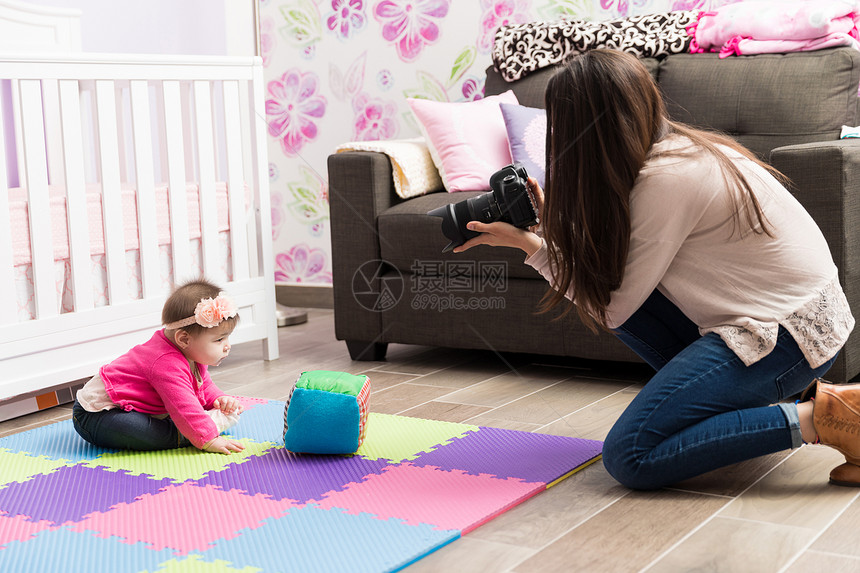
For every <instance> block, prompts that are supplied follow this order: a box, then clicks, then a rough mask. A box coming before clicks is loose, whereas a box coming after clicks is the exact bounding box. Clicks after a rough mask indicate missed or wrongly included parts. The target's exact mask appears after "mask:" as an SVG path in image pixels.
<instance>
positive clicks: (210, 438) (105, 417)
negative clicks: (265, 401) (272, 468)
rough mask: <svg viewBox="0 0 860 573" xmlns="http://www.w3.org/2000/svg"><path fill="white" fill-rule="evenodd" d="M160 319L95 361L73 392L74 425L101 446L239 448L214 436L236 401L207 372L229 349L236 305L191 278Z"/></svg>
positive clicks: (228, 421)
mask: <svg viewBox="0 0 860 573" xmlns="http://www.w3.org/2000/svg"><path fill="white" fill-rule="evenodd" d="M161 321H162V323H163V324H164V325H165V326H164V328H163V329H161V330H158V331H156V332H155V334H153V335H152V338H150V339H149V340H148V341H147V342H144V343H143V344H139V345H137V346H135V347H134V348H132V349H131V350H129V351H128V352H126V353H125V354H123V355H122V356H120V357H119V358H117V359H116V360H114V361H112V362H111V363H110V364H107V365H105V366H102V368H101V369H100V370H99V373H98V374H97V375H96V376H94V377H93V378H92V379H90V381H89V382H87V383H86V384H85V385H84V387H83V388H81V389H80V390H79V391H78V393H77V395H76V400H75V404H74V407H73V409H72V421H73V423H74V427H75V430H76V431H77V432H78V434H80V436H81V437H82V438H84V439H85V440H86V441H88V442H90V443H92V444H95V445H97V446H101V447H105V448H119V449H131V450H164V449H169V448H180V447H185V446H188V445H193V446H194V447H196V448H199V449H201V450H205V451H208V452H219V453H222V454H229V453H231V452H239V451H241V450H243V449H244V446H243V445H242V444H241V442H238V441H236V440H233V439H230V438H228V437H226V436H222V435H220V434H221V432H223V431H224V430H226V429H227V428H230V427H231V426H233V425H234V424H236V422H237V421H238V420H239V413H240V412H241V411H242V406H241V404H240V403H239V401H238V400H237V399H236V398H234V397H232V396H227V395H226V394H224V392H222V391H221V390H220V389H219V388H218V387H217V386H215V384H214V383H213V382H212V378H210V376H209V372H208V370H207V368H208V367H209V366H213V365H218V364H220V363H221V361H222V360H224V358H226V357H227V355H228V354H229V353H230V334H231V333H232V332H233V329H234V328H235V327H236V323H237V322H238V321H239V316H238V314H237V311H236V305H235V304H234V303H233V301H232V300H230V299H229V298H228V297H227V296H226V295H225V294H224V293H222V292H221V289H219V288H218V287H217V286H215V285H213V284H212V283H210V282H208V281H206V280H203V279H201V280H195V281H191V282H188V283H186V284H184V285H182V286H180V287H179V288H177V289H176V290H175V291H174V292H173V294H171V295H170V297H169V298H168V299H167V301H165V303H164V309H163V310H162V313H161Z"/></svg>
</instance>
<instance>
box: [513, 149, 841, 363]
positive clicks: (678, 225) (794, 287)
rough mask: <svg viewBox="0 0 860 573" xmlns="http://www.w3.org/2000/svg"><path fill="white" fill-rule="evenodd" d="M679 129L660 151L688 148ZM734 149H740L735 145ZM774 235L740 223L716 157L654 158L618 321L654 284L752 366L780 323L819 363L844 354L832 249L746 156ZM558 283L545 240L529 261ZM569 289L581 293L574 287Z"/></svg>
mask: <svg viewBox="0 0 860 573" xmlns="http://www.w3.org/2000/svg"><path fill="white" fill-rule="evenodd" d="M685 144H687V140H686V139H685V138H683V137H680V136H670V137H668V138H666V139H664V140H663V141H661V142H659V143H657V144H655V146H654V149H655V151H660V150H666V149H672V148H681V147H683V146H685ZM729 153H730V155H734V154H733V152H729ZM736 161H737V165H738V166H739V167H740V169H741V171H742V172H743V173H744V175H745V176H746V177H747V180H748V181H749V182H750V184H751V185H752V186H753V188H754V189H755V193H756V197H757V198H758V200H759V203H760V204H761V207H762V209H763V211H764V214H765V217H766V219H767V222H768V224H769V226H770V230H771V232H772V233H773V234H774V237H770V236H768V235H766V234H755V233H752V232H751V231H749V230H748V229H745V228H744V225H745V219H746V218H745V216H743V215H742V217H741V223H740V225H739V226H737V228H736V224H735V219H734V218H733V217H732V213H731V209H730V207H731V204H730V203H729V201H728V198H727V197H728V195H727V193H728V191H727V190H726V184H725V181H724V180H723V176H722V174H721V172H720V170H719V166H718V164H717V162H716V159H715V158H713V157H712V156H711V155H710V154H708V153H707V152H704V151H699V152H696V153H694V154H693V155H691V156H689V157H685V158H684V159H679V158H672V157H658V158H652V159H650V160H648V161H647V162H646V164H645V167H644V168H643V169H642V171H641V172H640V174H639V177H638V178H637V180H636V183H635V185H634V187H633V189H632V190H631V196H630V197H631V198H630V213H631V239H630V250H629V253H628V260H627V267H626V269H625V274H624V279H623V281H622V284H621V287H620V288H619V289H618V290H616V291H614V292H613V293H612V297H611V301H610V304H609V307H608V308H607V316H608V319H609V325H608V326H609V327H610V328H616V327H618V326H620V325H622V324H623V323H624V322H625V321H626V320H627V319H628V318H630V316H631V315H632V314H633V313H634V312H635V311H636V310H637V309H638V308H639V307H640V306H641V305H642V303H643V302H644V301H645V299H646V298H648V296H649V295H650V294H651V293H652V292H653V290H654V289H655V288H657V289H659V290H660V291H661V292H662V293H663V294H664V295H666V297H667V298H668V299H669V300H670V301H672V302H673V303H674V304H675V305H676V306H678V308H679V309H680V310H681V311H682V312H683V313H684V314H685V315H686V316H687V317H689V318H690V320H692V321H693V322H694V323H695V324H697V325H698V326H699V331H700V332H701V333H702V334H706V333H709V332H715V333H717V334H718V335H719V336H720V337H721V338H722V339H723V340H724V341H725V342H726V344H727V345H728V347H729V348H731V349H732V350H733V351H734V352H735V354H737V355H738V357H739V358H740V359H741V360H743V362H744V363H745V364H747V365H750V364H753V363H755V362H757V361H758V360H760V359H761V358H763V357H764V356H767V355H768V354H769V353H770V352H771V351H772V350H773V348H774V347H775V345H776V337H777V332H778V330H779V326H780V325H781V326H783V327H784V328H785V329H786V330H788V332H790V333H791V335H792V337H793V338H794V339H795V341H797V344H798V346H799V347H800V349H801V351H802V352H803V353H804V356H805V357H806V359H807V360H808V362H809V364H810V365H811V366H812V367H813V368H815V367H817V366H820V365H821V364H824V363H825V362H827V361H828V360H829V359H830V358H832V357H833V356H835V355H836V353H837V352H838V351H839V349H840V348H842V346H843V345H844V344H845V341H846V340H847V339H848V335H849V334H850V333H851V330H852V329H853V328H854V318H853V316H852V315H851V309H850V308H849V306H848V301H847V299H846V298H845V294H844V293H843V291H842V287H841V286H840V285H839V280H838V275H837V269H836V266H835V265H834V263H833V259H832V257H831V256H830V250H829V248H828V247H827V243H826V241H825V240H824V236H823V235H822V234H821V231H820V229H819V228H818V226H817V225H816V224H815V222H814V221H813V220H812V217H810V216H809V214H808V213H807V212H806V210H805V209H804V208H803V207H802V206H801V205H800V203H798V201H797V200H796V199H795V198H794V197H793V196H792V195H791V194H790V193H789V192H788V191H787V190H786V189H785V188H784V187H783V186H782V185H781V184H780V183H779V182H778V181H777V180H776V179H774V178H773V177H772V176H771V175H770V174H769V173H767V172H766V171H765V170H764V169H762V168H761V167H759V166H758V165H756V164H755V163H753V162H751V161H748V160H746V159H744V158H741V157H736ZM525 262H526V263H527V264H529V265H531V266H532V267H534V268H535V269H536V270H537V271H538V272H540V273H541V274H542V275H543V276H544V277H545V278H546V279H547V280H549V281H550V284H552V282H553V279H552V272H551V268H550V264H549V261H548V259H547V253H546V244H544V245H543V246H542V247H541V249H540V250H538V251H537V252H536V253H535V254H533V255H532V256H531V257H528V258H527V259H526V261H525ZM566 296H567V297H568V298H569V299H571V300H575V299H574V293H572V292H568V293H566Z"/></svg>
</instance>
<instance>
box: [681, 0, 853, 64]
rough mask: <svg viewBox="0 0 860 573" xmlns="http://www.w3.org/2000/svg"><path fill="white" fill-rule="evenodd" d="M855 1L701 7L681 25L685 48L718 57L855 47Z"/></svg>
mask: <svg viewBox="0 0 860 573" xmlns="http://www.w3.org/2000/svg"><path fill="white" fill-rule="evenodd" d="M858 22H860V8H858V2H857V1H849V0H832V1H825V2H820V1H815V0H805V1H804V0H787V1H785V0H762V1H756V2H738V3H735V4H729V5H727V6H723V7H722V8H720V9H718V10H716V11H713V12H702V13H701V14H700V15H699V18H698V20H697V21H696V22H694V23H693V24H691V25H690V26H689V27H688V28H687V32H688V33H689V34H690V36H691V37H692V42H691V44H690V51H691V52H706V51H707V52H719V54H720V57H721V58H725V57H728V56H732V55H735V54H737V55H750V54H765V53H780V52H805V51H811V50H820V49H823V48H832V47H835V46H851V47H854V48H856V49H858V50H860V41H858V38H860V33H858V29H857V24H858Z"/></svg>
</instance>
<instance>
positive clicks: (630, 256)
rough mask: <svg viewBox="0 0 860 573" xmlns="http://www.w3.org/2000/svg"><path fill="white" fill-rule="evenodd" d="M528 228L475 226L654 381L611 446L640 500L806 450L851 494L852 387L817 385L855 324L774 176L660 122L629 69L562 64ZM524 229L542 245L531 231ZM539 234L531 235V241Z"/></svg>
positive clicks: (821, 246)
mask: <svg viewBox="0 0 860 573" xmlns="http://www.w3.org/2000/svg"><path fill="white" fill-rule="evenodd" d="M546 113H547V134H548V135H547V176H546V195H545V198H544V195H543V191H542V190H541V189H540V188H539V187H538V185H537V183H536V182H535V181H534V180H530V181H529V190H530V192H531V193H532V195H533V197H534V199H535V200H536V202H537V204H538V206H539V208H540V210H541V225H540V228H539V229H532V230H522V229H517V228H514V227H513V226H511V225H508V224H506V223H501V222H497V223H491V224H482V223H478V222H474V221H473V222H471V223H469V228H470V229H473V230H475V231H479V232H481V233H482V234H481V235H479V236H478V237H476V238H474V239H472V240H471V241H469V242H467V243H466V244H464V245H463V246H462V247H460V248H458V249H455V252H462V251H463V250H466V249H468V248H471V247H473V246H475V245H481V244H485V245H493V246H509V247H517V248H520V249H522V250H523V251H525V253H526V254H527V255H528V257H527V258H526V263H528V264H529V265H531V266H533V267H534V268H536V269H537V270H538V271H539V272H540V273H541V274H542V275H543V276H544V277H545V278H546V279H547V280H548V281H549V283H550V285H551V286H552V287H553V289H551V290H550V291H549V292H548V293H547V296H546V297H545V299H544V303H545V304H544V307H545V308H546V309H549V308H552V307H555V306H557V305H559V304H562V303H563V302H564V301H565V298H567V299H569V300H570V301H573V302H574V303H575V305H569V306H568V308H567V309H566V311H569V310H571V308H575V309H576V312H577V313H578V315H579V317H580V318H581V319H582V321H583V322H584V323H585V324H586V325H589V326H590V327H591V328H592V329H594V330H596V327H601V328H604V329H608V330H611V331H612V332H613V333H614V334H615V335H616V336H618V338H619V339H620V340H622V341H623V342H624V343H625V344H627V345H628V346H629V347H630V348H632V349H633V350H634V351H635V352H637V353H638V354H639V356H641V357H642V358H643V359H644V360H645V361H646V362H648V363H649V364H650V365H651V366H653V367H654V369H655V370H656V371H657V372H656V374H655V375H654V377H653V378H652V379H651V380H650V381H649V382H648V384H647V385H646V386H645V388H643V390H642V391H641V392H640V393H639V394H638V396H637V397H636V398H635V399H634V400H633V402H632V403H631V404H630V406H629V407H628V408H627V410H626V411H625V412H624V413H623V414H622V415H621V416H620V418H619V419H618V421H617V422H616V424H615V425H614V427H613V428H612V430H611V431H610V433H609V435H608V436H607V438H606V441H605V444H604V450H603V459H604V464H605V466H606V468H607V470H608V471H609V473H610V474H611V475H612V476H613V477H615V478H616V479H617V480H618V481H619V482H621V483H622V484H625V485H627V486H628V487H631V488H637V489H652V488H659V487H662V486H666V485H670V484H673V483H676V482H678V481H681V480H684V479H686V478H689V477H692V476H695V475H699V474H702V473H704V472H707V471H710V470H712V469H715V468H718V467H721V466H725V465H728V464H732V463H735V462H739V461H742V460H745V459H749V458H752V457H755V456H760V455H764V454H768V453H772V452H776V451H779V450H783V449H787V448H794V447H799V446H800V445H801V444H803V443H804V442H815V441H818V440H819V439H820V441H821V443H826V444H829V445H832V446H834V447H836V448H837V449H839V450H840V451H841V452H843V453H844V454H845V455H846V458H847V460H846V462H847V463H846V464H843V465H842V466H839V467H838V468H836V469H834V471H833V472H832V473H831V481H832V482H833V483H838V484H841V485H860V466H858V464H860V432H858V430H860V416H858V415H857V414H856V413H854V412H855V411H860V410H857V409H856V408H855V409H854V410H852V408H851V407H850V404H851V402H852V401H853V403H854V404H857V405H860V385H850V386H834V385H830V384H819V385H818V393H817V397H816V399H815V401H808V402H801V403H799V404H794V403H782V401H783V400H784V399H786V398H788V397H790V396H793V395H795V394H798V393H800V392H801V391H803V390H804V389H805V388H807V387H808V386H810V384H811V383H813V381H815V380H816V379H817V378H818V377H820V376H822V375H823V374H824V373H825V372H826V371H827V370H828V369H829V368H830V366H831V365H832V364H833V361H834V360H835V358H836V355H837V353H838V352H839V350H840V348H841V347H842V346H843V345H844V343H845V341H846V340H847V338H848V335H849V333H850V332H851V330H852V328H853V327H854V319H853V317H852V316H851V311H850V309H849V307H848V302H847V300H846V298H845V295H844V294H843V292H842V288H841V286H840V284H839V280H838V277H837V269H836V266H835V265H834V263H833V260H832V257H831V255H830V251H829V249H828V247H827V244H826V242H825V239H824V237H823V236H822V234H821V231H820V230H819V228H818V227H817V225H816V224H815V222H814V221H813V220H812V218H811V217H810V216H809V214H808V213H807V212H806V211H805V210H804V209H803V207H802V206H801V205H800V204H799V203H798V202H797V201H796V200H795V199H794V198H793V197H792V195H791V194H790V193H789V192H788V191H787V190H786V189H785V187H784V186H783V185H782V183H781V177H780V175H779V174H778V173H777V172H775V171H774V170H773V169H772V168H770V167H768V166H767V165H765V164H763V163H762V162H760V161H758V160H757V159H756V158H755V157H754V156H753V155H752V154H751V153H750V152H749V151H747V150H746V149H744V148H743V147H741V146H740V145H738V144H737V143H736V142H734V141H732V140H731V139H729V138H726V137H722V136H719V135H716V134H712V133H707V132H703V131H700V130H697V129H693V128H691V127H689V126H684V125H681V124H678V123H675V122H672V121H670V120H669V119H668V115H667V113H666V109H665V105H664V103H663V100H662V98H661V96H660V93H659V91H658V89H657V87H656V85H655V83H654V82H653V80H652V79H651V76H650V75H649V73H648V71H647V70H646V69H645V67H644V66H643V65H642V64H641V63H640V62H639V61H638V60H637V59H636V58H634V57H633V56H630V55H627V54H624V53H621V52H617V51H612V50H593V51H589V52H586V53H584V54H581V55H578V56H576V57H573V58H572V59H570V60H569V61H567V62H566V64H565V65H564V66H563V67H562V69H561V70H560V71H559V72H558V73H557V75H556V76H554V77H553V78H552V79H551V80H550V82H549V84H548V86H547V90H546ZM533 231H536V232H533ZM538 233H540V234H538Z"/></svg>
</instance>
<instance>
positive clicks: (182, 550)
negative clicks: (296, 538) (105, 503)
mask: <svg viewBox="0 0 860 573" xmlns="http://www.w3.org/2000/svg"><path fill="white" fill-rule="evenodd" d="M292 507H295V504H294V503H293V501H292V500H288V499H287V500H280V501H275V500H271V499H269V498H267V497H265V496H263V495H254V496H249V495H245V494H243V493H242V492H238V491H236V490H230V491H223V490H220V489H217V488H215V487H214V486H211V485H207V486H204V487H198V486H196V485H194V484H193V483H191V482H186V483H183V484H181V485H171V486H168V487H166V488H164V489H162V490H161V491H160V492H158V493H156V494H145V495H142V496H140V498H138V499H137V500H136V501H134V502H132V503H121V504H117V505H116V506H114V507H113V508H112V509H110V510H109V511H106V512H100V513H94V514H92V515H90V516H89V517H87V519H84V520H83V521H81V522H79V523H77V524H76V525H75V526H74V527H73V528H72V529H73V530H74V531H78V532H83V531H92V532H94V533H96V534H98V536H99V537H103V538H107V537H110V536H117V537H120V538H122V539H124V540H126V542H128V543H132V544H133V543H138V542H141V543H146V544H148V545H150V546H151V547H152V549H154V550H156V551H158V550H161V549H168V548H169V549H172V550H174V551H176V552H177V553H178V554H179V555H185V554H187V553H189V552H191V551H206V550H207V549H209V547H210V545H209V544H210V543H211V542H214V541H216V540H218V539H222V538H223V539H231V538H232V537H235V536H236V535H238V532H239V531H240V530H242V529H245V528H250V529H253V528H256V527H259V526H260V525H261V524H262V522H263V520H264V519H266V518H269V517H280V516H281V515H282V514H283V513H284V512H285V511H288V510H289V509H290V508H292Z"/></svg>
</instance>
